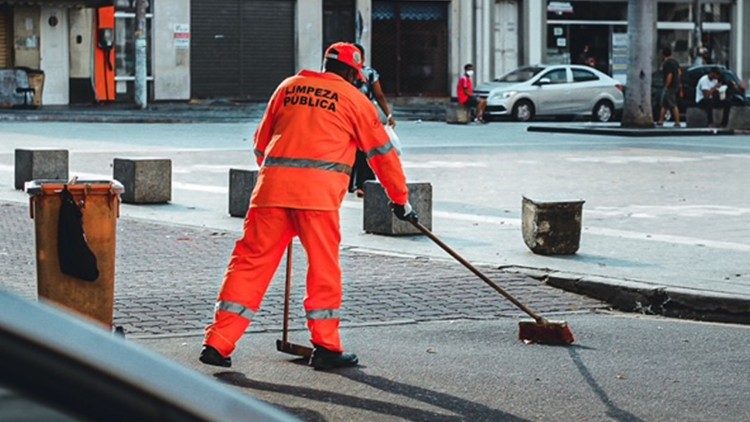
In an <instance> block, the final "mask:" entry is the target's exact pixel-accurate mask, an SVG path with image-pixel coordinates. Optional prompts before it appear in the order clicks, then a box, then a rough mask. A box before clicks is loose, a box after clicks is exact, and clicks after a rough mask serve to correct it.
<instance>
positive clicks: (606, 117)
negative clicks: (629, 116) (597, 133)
mask: <svg viewBox="0 0 750 422" xmlns="http://www.w3.org/2000/svg"><path fill="white" fill-rule="evenodd" d="M614 115H615V107H614V106H613V105H612V103H610V102H609V101H606V100H602V101H599V102H598V103H596V105H595V106H594V112H593V115H592V117H593V118H594V120H596V121H597V122H608V121H610V120H612V117H614Z"/></svg>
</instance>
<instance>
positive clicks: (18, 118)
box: [0, 113, 253, 124]
mask: <svg viewBox="0 0 750 422" xmlns="http://www.w3.org/2000/svg"><path fill="white" fill-rule="evenodd" d="M251 120H253V116H249V115H244V116H237V115H220V116H210V115H203V116H194V115H193V116H185V115H182V116H181V115H179V114H177V113H175V114H173V115H147V114H145V113H144V114H132V115H124V114H91V115H86V114H74V113H70V114H68V113H65V114H63V113H61V114H34V115H31V114H20V113H19V114H15V113H0V122H76V123H165V124H169V123H235V122H244V121H251Z"/></svg>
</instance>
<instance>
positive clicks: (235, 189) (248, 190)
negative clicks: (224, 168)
mask: <svg viewBox="0 0 750 422" xmlns="http://www.w3.org/2000/svg"><path fill="white" fill-rule="evenodd" d="M257 181H258V170H245V169H229V215H231V216H232V217H244V216H245V215H246V214H247V209H248V208H249V207H250V197H251V196H252V194H253V189H254V188H255V183H256V182H257Z"/></svg>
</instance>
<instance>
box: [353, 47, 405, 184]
mask: <svg viewBox="0 0 750 422" xmlns="http://www.w3.org/2000/svg"><path fill="white" fill-rule="evenodd" d="M355 45H356V46H357V48H358V49H359V51H360V53H362V57H363V58H364V57H365V48H364V47H362V46H361V45H360V44H355ZM362 75H364V78H365V79H364V81H363V82H362V81H360V88H359V89H360V91H362V93H363V94H365V96H367V98H368V99H369V100H370V101H374V102H375V103H377V105H379V106H380V109H381V110H383V115H384V116H385V120H386V124H388V125H389V126H391V127H393V128H395V127H396V119H394V118H393V111H392V110H391V107H390V105H389V104H388V99H386V98H385V93H384V92H383V87H381V86H380V74H379V73H378V72H377V71H376V70H375V69H373V68H372V67H371V66H364V67H363V68H362ZM368 180H375V173H373V172H372V169H371V168H370V165H369V164H367V155H366V154H365V153H364V152H362V151H360V150H357V157H356V159H355V160H354V168H353V169H352V176H351V179H350V181H349V192H354V193H355V194H356V195H357V197H359V198H362V197H363V196H365V189H364V186H365V182H366V181H368Z"/></svg>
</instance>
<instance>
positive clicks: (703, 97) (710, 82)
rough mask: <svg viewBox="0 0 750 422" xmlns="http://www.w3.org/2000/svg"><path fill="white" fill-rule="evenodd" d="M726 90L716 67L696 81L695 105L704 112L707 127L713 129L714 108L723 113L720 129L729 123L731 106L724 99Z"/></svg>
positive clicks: (725, 98)
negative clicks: (721, 110)
mask: <svg viewBox="0 0 750 422" xmlns="http://www.w3.org/2000/svg"><path fill="white" fill-rule="evenodd" d="M727 89H728V87H727V85H725V84H723V83H722V81H721V70H719V68H718V67H712V68H711V71H710V72H708V73H707V74H705V75H703V76H702V77H701V78H700V79H698V84H697V85H696V86H695V104H696V105H697V106H698V107H700V108H702V109H703V110H705V112H706V117H707V118H708V127H711V128H713V127H715V126H714V108H721V109H723V111H724V113H723V115H722V119H721V127H724V126H726V125H727V123H728V122H729V109H730V107H731V104H730V102H729V101H728V100H727V97H726V93H727ZM722 93H723V94H724V95H722Z"/></svg>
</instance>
